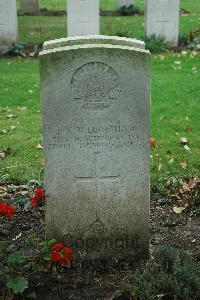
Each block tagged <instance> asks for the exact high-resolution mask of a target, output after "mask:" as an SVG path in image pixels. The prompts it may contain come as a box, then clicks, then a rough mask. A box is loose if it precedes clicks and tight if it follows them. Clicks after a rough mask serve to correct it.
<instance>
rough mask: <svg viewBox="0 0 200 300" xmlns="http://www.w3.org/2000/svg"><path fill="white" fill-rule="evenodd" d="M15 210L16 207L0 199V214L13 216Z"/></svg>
mask: <svg viewBox="0 0 200 300" xmlns="http://www.w3.org/2000/svg"><path fill="white" fill-rule="evenodd" d="M15 211H16V209H15V208H14V207H13V206H11V205H9V204H7V203H5V202H2V201H0V215H2V216H4V217H9V218H10V217H12V216H13V214H14V212H15Z"/></svg>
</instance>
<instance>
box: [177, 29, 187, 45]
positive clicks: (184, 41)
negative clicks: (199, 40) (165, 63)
mask: <svg viewBox="0 0 200 300" xmlns="http://www.w3.org/2000/svg"><path fill="white" fill-rule="evenodd" d="M178 45H179V47H185V46H186V45H188V35H187V34H186V33H182V32H181V33H180V34H179V37H178Z"/></svg>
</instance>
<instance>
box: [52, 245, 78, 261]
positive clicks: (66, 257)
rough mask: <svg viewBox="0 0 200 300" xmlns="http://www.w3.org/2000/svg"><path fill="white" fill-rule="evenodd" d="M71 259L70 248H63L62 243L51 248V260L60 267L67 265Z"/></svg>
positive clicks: (71, 252)
mask: <svg viewBox="0 0 200 300" xmlns="http://www.w3.org/2000/svg"><path fill="white" fill-rule="evenodd" d="M72 259H73V251H72V249H71V248H68V247H65V245H64V244H63V243H61V242H60V243H57V244H55V245H54V246H53V247H52V248H51V260H53V261H57V262H59V263H60V264H61V265H64V266H66V265H68V264H69V263H70V261H71V260H72Z"/></svg>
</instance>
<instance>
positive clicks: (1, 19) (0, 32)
mask: <svg viewBox="0 0 200 300" xmlns="http://www.w3.org/2000/svg"><path fill="white" fill-rule="evenodd" d="M17 36H18V26H17V9H16V1H15V0H0V51H1V50H3V49H4V47H5V46H6V45H9V44H11V43H15V42H16V41H17Z"/></svg>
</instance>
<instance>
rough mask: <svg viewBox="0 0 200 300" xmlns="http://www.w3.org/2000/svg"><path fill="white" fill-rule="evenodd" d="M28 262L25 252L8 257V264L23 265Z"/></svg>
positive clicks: (14, 253) (18, 252) (16, 252)
mask: <svg viewBox="0 0 200 300" xmlns="http://www.w3.org/2000/svg"><path fill="white" fill-rule="evenodd" d="M25 261H26V257H25V255H24V253H23V252H21V251H15V252H13V253H11V254H10V255H9V256H8V262H9V263H11V264H15V263H19V264H20V263H23V262H25Z"/></svg>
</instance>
